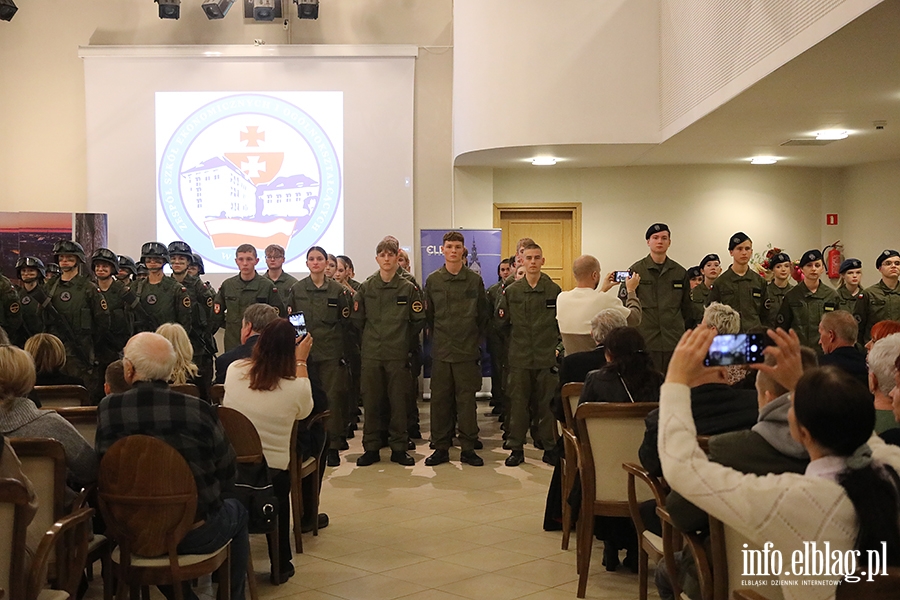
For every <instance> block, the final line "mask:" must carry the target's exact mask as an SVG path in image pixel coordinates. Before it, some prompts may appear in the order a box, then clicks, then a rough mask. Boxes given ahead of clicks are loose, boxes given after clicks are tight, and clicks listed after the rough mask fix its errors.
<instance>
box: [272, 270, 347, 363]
mask: <svg viewBox="0 0 900 600" xmlns="http://www.w3.org/2000/svg"><path fill="white" fill-rule="evenodd" d="M352 306H353V297H352V296H351V295H350V292H349V291H348V290H347V288H345V287H344V286H342V285H341V284H339V283H338V282H337V281H335V280H334V279H330V278H328V277H326V278H325V282H324V283H323V284H322V287H316V284H315V283H313V280H312V278H311V277H304V278H303V279H301V280H300V281H298V282H297V283H295V284H294V285H293V286H291V289H290V290H288V313H290V314H294V313H297V312H301V311H302V312H303V316H304V317H305V319H306V328H307V331H309V333H310V335H312V337H313V347H312V351H311V353H310V355H309V359H310V360H311V361H320V360H335V359H342V358H344V357H345V356H346V339H347V338H346V334H345V330H346V329H347V327H348V326H349V323H350V313H351V312H352Z"/></svg>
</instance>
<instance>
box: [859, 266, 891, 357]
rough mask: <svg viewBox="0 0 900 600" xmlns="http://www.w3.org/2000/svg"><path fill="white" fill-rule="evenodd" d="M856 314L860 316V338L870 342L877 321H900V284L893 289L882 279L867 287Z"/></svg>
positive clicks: (863, 341)
mask: <svg viewBox="0 0 900 600" xmlns="http://www.w3.org/2000/svg"><path fill="white" fill-rule="evenodd" d="M854 314H856V315H858V316H859V328H860V331H859V333H860V336H859V339H860V340H861V341H862V343H865V342H868V341H869V339H870V338H871V337H872V326H873V325H875V323H878V322H879V321H885V320H891V321H900V285H898V286H897V287H895V288H894V289H891V288H889V287H888V286H887V285H885V283H884V280H883V279H882V280H879V281H878V283H876V284H875V285H872V286H869V287H867V288H866V289H865V291H864V292H863V297H862V298H861V299H860V301H859V304H858V306H857V312H856V313H854Z"/></svg>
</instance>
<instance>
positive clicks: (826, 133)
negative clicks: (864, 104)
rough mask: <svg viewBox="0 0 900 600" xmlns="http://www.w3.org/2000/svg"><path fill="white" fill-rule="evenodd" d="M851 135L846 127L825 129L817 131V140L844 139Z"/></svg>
mask: <svg viewBox="0 0 900 600" xmlns="http://www.w3.org/2000/svg"><path fill="white" fill-rule="evenodd" d="M848 135H850V134H849V133H848V132H847V130H846V129H824V130H822V131H817V132H816V139H817V140H842V139H844V138H846V137H847V136H848Z"/></svg>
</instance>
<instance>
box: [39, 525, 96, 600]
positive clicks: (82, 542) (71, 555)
mask: <svg viewBox="0 0 900 600" xmlns="http://www.w3.org/2000/svg"><path fill="white" fill-rule="evenodd" d="M93 514H94V509H93V508H82V509H80V510H77V511H74V512H72V513H71V514H69V515H66V516H65V517H63V518H62V519H60V520H59V521H57V522H56V523H54V524H53V525H52V526H51V527H50V529H48V530H47V532H46V533H45V534H44V536H43V537H42V538H41V543H40V544H39V545H38V548H37V551H36V552H35V554H34V560H33V561H32V563H31V568H30V570H29V572H28V575H27V584H26V598H37V596H38V594H39V593H40V590H41V589H43V588H44V585H45V583H46V582H47V567H48V566H49V561H50V558H51V557H52V556H56V548H57V545H58V544H60V543H65V544H67V545H68V548H67V549H66V550H67V551H66V553H65V556H66V557H67V560H66V562H67V564H65V565H57V574H58V577H57V581H56V585H57V587H58V589H61V590H63V591H66V592H68V593H69V594H70V595H71V596H72V597H75V594H76V591H77V589H78V584H79V582H80V581H81V572H82V571H84V566H85V562H86V560H87V548H88V534H89V533H90V528H91V517H92V516H93Z"/></svg>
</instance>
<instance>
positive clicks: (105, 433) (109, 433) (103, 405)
mask: <svg viewBox="0 0 900 600" xmlns="http://www.w3.org/2000/svg"><path fill="white" fill-rule="evenodd" d="M97 421H98V423H97V437H96V441H95V444H94V445H95V447H96V449H97V454H99V455H100V457H101V458H102V457H103V454H104V453H105V452H106V451H107V450H109V448H110V446H112V445H113V444H114V443H115V442H116V441H118V440H119V439H121V438H123V437H127V436H129V435H138V434H140V435H149V436H152V437H155V438H159V439H161V440H162V441H164V442H166V443H167V444H169V445H170V446H172V447H173V448H175V449H176V450H178V452H179V453H180V454H181V456H183V457H184V459H185V460H186V461H187V463H188V465H189V466H190V467H191V471H192V472H193V473H194V479H195V481H196V482H197V520H200V519H205V518H206V515H207V512H208V511H215V510H217V509H219V508H220V507H221V506H222V491H223V490H224V489H228V488H230V487H231V485H232V483H233V482H234V477H235V454H234V449H233V448H232V447H231V443H230V442H229V441H228V438H226V437H225V430H224V429H223V428H222V424H221V423H220V422H219V418H218V417H217V416H216V411H215V409H214V408H213V407H212V406H211V405H209V404H207V403H206V402H204V401H202V400H200V399H198V398H194V397H192V396H186V395H184V394H178V393H175V392H173V391H171V390H170V389H169V387H168V385H167V384H166V383H165V382H164V381H137V382H135V384H134V387H133V388H132V389H130V390H128V391H127V392H124V393H122V394H111V395H109V396H107V397H106V398H104V399H103V400H102V401H101V402H100V406H99V407H98V409H97Z"/></svg>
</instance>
